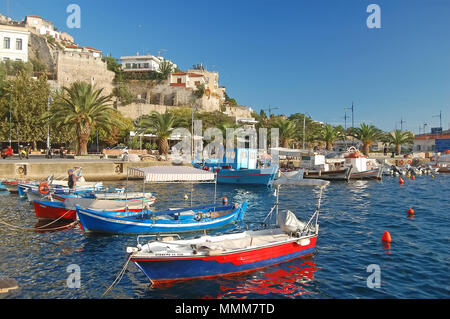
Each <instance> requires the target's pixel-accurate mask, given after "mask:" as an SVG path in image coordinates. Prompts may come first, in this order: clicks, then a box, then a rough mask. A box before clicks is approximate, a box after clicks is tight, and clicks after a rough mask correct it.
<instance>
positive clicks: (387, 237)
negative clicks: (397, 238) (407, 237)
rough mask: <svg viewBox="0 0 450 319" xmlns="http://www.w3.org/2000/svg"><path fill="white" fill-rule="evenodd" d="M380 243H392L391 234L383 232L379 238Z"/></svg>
mask: <svg viewBox="0 0 450 319" xmlns="http://www.w3.org/2000/svg"><path fill="white" fill-rule="evenodd" d="M381 241H383V242H385V243H390V242H391V241H392V238H391V234H390V233H389V232H388V231H387V230H386V231H385V232H384V234H383V236H381Z"/></svg>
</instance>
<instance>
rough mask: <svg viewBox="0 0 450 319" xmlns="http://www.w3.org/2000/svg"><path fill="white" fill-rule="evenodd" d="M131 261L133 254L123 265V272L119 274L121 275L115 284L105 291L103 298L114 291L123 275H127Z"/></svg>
mask: <svg viewBox="0 0 450 319" xmlns="http://www.w3.org/2000/svg"><path fill="white" fill-rule="evenodd" d="M130 260H131V254H130V256H129V257H128V259H127V261H126V262H125V264H124V265H123V268H122V270H121V271H120V272H119V274H118V275H117V277H116V279H115V280H114V281H113V283H112V284H111V286H109V287H108V289H106V290H105V292H104V293H103V295H102V297H104V296H106V295H107V294H108V293H109V292H110V291H111V290H113V289H114V287H115V286H116V285H117V284H118V283H119V282H120V281H121V280H122V278H123V275H124V274H125V271H126V270H127V268H128V264H129V262H130Z"/></svg>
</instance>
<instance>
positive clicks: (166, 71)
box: [158, 60, 173, 80]
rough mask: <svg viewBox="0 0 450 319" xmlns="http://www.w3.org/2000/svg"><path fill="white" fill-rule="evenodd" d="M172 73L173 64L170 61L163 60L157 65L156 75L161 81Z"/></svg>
mask: <svg viewBox="0 0 450 319" xmlns="http://www.w3.org/2000/svg"><path fill="white" fill-rule="evenodd" d="M172 72H173V64H172V63H171V62H170V61H167V60H164V61H162V62H161V63H160V64H159V71H158V75H159V76H160V78H161V79H162V80H167V78H168V77H169V75H170V73H172Z"/></svg>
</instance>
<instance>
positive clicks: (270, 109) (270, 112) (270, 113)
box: [263, 105, 279, 118]
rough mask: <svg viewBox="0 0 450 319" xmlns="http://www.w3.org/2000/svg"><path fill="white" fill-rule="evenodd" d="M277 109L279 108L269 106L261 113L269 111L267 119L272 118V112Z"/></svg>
mask: <svg viewBox="0 0 450 319" xmlns="http://www.w3.org/2000/svg"><path fill="white" fill-rule="evenodd" d="M278 109H279V107H271V106H270V105H269V108H268V109H264V110H263V111H269V118H270V117H271V116H272V110H278Z"/></svg>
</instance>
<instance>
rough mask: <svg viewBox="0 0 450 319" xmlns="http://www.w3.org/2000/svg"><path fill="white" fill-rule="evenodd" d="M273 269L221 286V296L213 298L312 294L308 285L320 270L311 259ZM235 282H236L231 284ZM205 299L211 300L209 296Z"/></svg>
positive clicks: (298, 260) (294, 296)
mask: <svg viewBox="0 0 450 319" xmlns="http://www.w3.org/2000/svg"><path fill="white" fill-rule="evenodd" d="M273 268H274V267H270V268H266V269H264V270H261V273H262V276H258V277H256V278H254V279H250V280H242V281H241V283H239V284H237V285H230V284H228V285H221V286H220V288H219V289H220V291H221V292H222V294H220V295H218V296H216V297H214V298H217V299H223V298H247V296H248V295H255V294H256V295H259V296H260V298H265V297H267V295H279V296H281V297H284V298H296V297H299V296H302V295H305V294H310V293H313V290H312V289H310V285H311V283H312V282H313V281H314V273H315V272H316V271H318V270H320V268H318V267H317V265H316V264H315V263H314V261H313V257H307V258H303V259H296V260H295V261H292V262H288V263H283V264H280V265H279V266H278V269H276V270H274V269H273ZM266 271H267V272H266ZM235 279H236V278H235ZM235 282H237V280H235V281H234V282H233V283H235ZM205 298H211V296H206V297H205Z"/></svg>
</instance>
